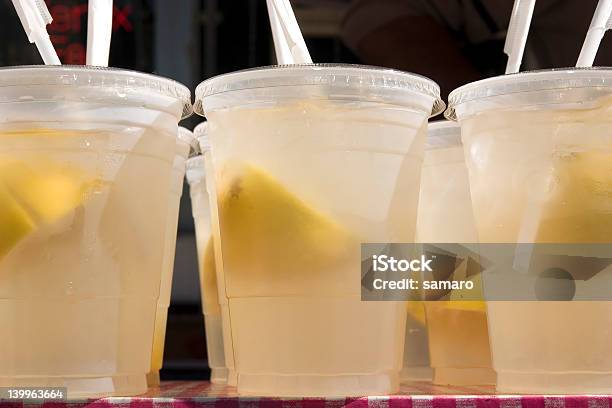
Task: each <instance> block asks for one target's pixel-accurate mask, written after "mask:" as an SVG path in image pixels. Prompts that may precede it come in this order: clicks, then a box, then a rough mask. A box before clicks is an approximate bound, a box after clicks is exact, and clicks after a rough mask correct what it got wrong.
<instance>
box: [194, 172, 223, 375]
mask: <svg viewBox="0 0 612 408" xmlns="http://www.w3.org/2000/svg"><path fill="white" fill-rule="evenodd" d="M190 194H191V204H192V208H193V219H194V222H195V228H196V242H197V247H198V263H199V269H200V288H201V292H200V293H201V295H202V312H203V314H204V324H205V328H206V351H207V356H208V366H209V367H210V371H211V376H210V381H211V382H212V383H214V384H225V383H227V381H228V371H229V370H228V368H227V365H226V362H225V347H224V340H223V321H222V314H221V305H220V303H219V290H218V286H217V271H216V266H215V254H214V245H213V239H212V231H211V225H210V220H211V214H210V206H209V197H208V192H207V191H206V180H205V179H204V178H202V179H200V180H199V181H192V182H191V183H190Z"/></svg>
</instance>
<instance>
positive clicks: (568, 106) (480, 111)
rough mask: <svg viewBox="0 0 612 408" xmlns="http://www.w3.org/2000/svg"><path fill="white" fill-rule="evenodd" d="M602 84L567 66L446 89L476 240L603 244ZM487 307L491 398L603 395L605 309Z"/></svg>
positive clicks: (607, 365)
mask: <svg viewBox="0 0 612 408" xmlns="http://www.w3.org/2000/svg"><path fill="white" fill-rule="evenodd" d="M611 83H612V70H610V69H573V68H572V69H563V70H552V71H536V72H525V73H520V74H515V75H507V76H503V77H495V78H490V79H486V80H483V81H478V82H475V83H472V84H468V85H466V86H464V87H461V88H459V89H457V90H455V91H453V92H452V93H451V95H450V98H449V100H450V108H449V111H447V115H448V116H449V117H450V118H457V119H458V120H459V123H460V124H461V131H462V135H463V143H464V145H465V155H466V163H467V166H468V171H469V178H470V188H471V196H472V201H473V206H474V217H475V221H476V226H477V230H478V235H479V241H480V242H481V243H510V244H513V243H578V244H584V243H608V242H610V241H611V238H610V237H611V236H612V216H611V214H612V212H611V211H610V208H611V207H612V201H611V199H610V197H611V196H612V195H611V192H612V182H611V181H610V180H611V179H610V176H609V175H610V166H612V165H611V164H610V163H612V135H611V134H610V110H611V107H612V104H611V101H612V99H611V98H610V96H611V94H612V85H611ZM595 280H596V279H595ZM486 291H487V286H486V274H485V296H486V295H487V294H486ZM487 312H488V319H489V320H488V322H489V333H490V339H491V349H492V359H493V368H494V369H495V371H496V372H497V381H498V384H497V388H498V390H499V391H501V392H520V393H564V394H568V393H569V394H572V393H581V394H599V393H603V394H608V393H610V392H612V355H611V354H610V352H609V344H610V342H609V336H608V331H607V329H606V328H607V327H610V326H611V325H612V302H602V301H591V302H588V301H586V302H582V301H581V302H578V301H572V302H569V301H567V302H550V301H540V302H528V301H524V302H519V301H516V302H510V301H491V302H487Z"/></svg>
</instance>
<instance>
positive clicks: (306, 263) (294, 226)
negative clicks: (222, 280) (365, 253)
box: [218, 164, 359, 291]
mask: <svg viewBox="0 0 612 408" xmlns="http://www.w3.org/2000/svg"><path fill="white" fill-rule="evenodd" d="M220 180H221V181H222V183H221V184H220V186H221V187H220V189H219V194H218V197H219V198H218V203H219V222H220V227H221V239H222V244H223V263H224V269H225V270H226V271H230V273H229V274H228V275H227V276H226V278H227V279H232V280H233V279H235V278H237V279H235V280H234V281H233V282H234V283H235V284H240V285H242V289H243V290H245V291H250V290H251V289H252V287H253V286H254V285H259V288H260V289H261V290H263V291H265V290H266V287H265V285H270V284H279V285H282V284H283V283H284V284H286V286H285V288H287V289H288V290H297V289H296V288H299V287H300V285H309V284H311V285H312V284H313V282H318V281H320V280H317V279H312V277H313V275H318V276H321V275H322V274H327V275H326V276H328V277H330V278H333V277H334V276H336V277H337V278H338V279H341V278H339V277H338V275H337V274H338V273H339V272H338V271H340V270H344V269H347V268H346V265H347V264H349V263H350V262H353V264H354V263H355V262H359V259H358V258H359V255H358V254H359V241H358V240H357V239H356V238H355V237H354V236H353V235H352V234H351V233H349V232H348V231H347V230H346V229H345V228H344V227H343V226H341V225H340V224H339V223H337V222H335V221H334V220H332V219H331V218H330V217H328V216H326V215H324V214H322V213H320V212H318V211H317V210H315V209H314V208H313V207H312V206H310V205H309V204H307V203H306V202H304V201H302V200H301V199H300V198H298V197H297V196H296V195H294V194H292V193H291V192H290V191H289V190H288V189H287V188H285V187H284V186H283V185H282V184H280V183H279V182H278V181H277V180H275V179H274V178H273V177H272V176H271V175H269V174H268V173H267V172H265V171H264V170H262V169H261V168H258V167H256V166H254V165H250V164H241V165H229V166H228V165H226V167H225V168H224V169H223V172H222V173H221V175H220ZM338 279H335V280H336V281H337V280H338ZM249 286H250V287H249Z"/></svg>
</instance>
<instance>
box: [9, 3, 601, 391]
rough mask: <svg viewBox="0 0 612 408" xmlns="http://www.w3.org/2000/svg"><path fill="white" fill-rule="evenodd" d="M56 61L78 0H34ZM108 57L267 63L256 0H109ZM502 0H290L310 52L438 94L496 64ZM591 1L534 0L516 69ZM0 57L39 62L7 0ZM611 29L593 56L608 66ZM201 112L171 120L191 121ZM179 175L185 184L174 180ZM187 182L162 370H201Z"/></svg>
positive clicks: (209, 65)
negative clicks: (414, 80)
mask: <svg viewBox="0 0 612 408" xmlns="http://www.w3.org/2000/svg"><path fill="white" fill-rule="evenodd" d="M46 3H47V5H48V7H49V10H50V12H51V14H52V16H53V18H54V21H53V23H52V24H51V25H50V26H49V27H48V31H49V33H50V35H51V39H52V41H53V43H54V44H55V47H56V49H57V51H58V55H59V56H60V59H61V60H62V62H63V63H64V64H77V65H79V64H84V62H85V44H86V33H87V1H86V0H46ZM114 3H115V7H114V12H113V39H112V44H111V55H110V65H111V66H114V67H121V68H130V69H135V70H139V71H145V72H153V73H156V74H159V75H162V76H166V77H170V78H173V79H175V80H177V81H179V82H181V83H183V84H185V85H187V86H188V87H189V88H191V89H192V90H193V89H195V87H196V86H197V84H198V83H199V82H201V81H202V80H204V79H206V78H209V77H212V76H215V75H219V74H223V73H227V72H231V71H235V70H239V69H244V68H250V67H256V66H262V65H271V64H274V63H275V56H274V47H273V44H272V37H271V33H270V28H269V20H268V14H267V9H266V2H265V0H172V1H171V0H115V2H114ZM512 3H513V1H511V0H292V5H293V7H294V9H295V12H296V16H297V19H298V21H299V23H300V26H301V28H302V31H303V33H304V36H305V38H306V43H307V45H308V47H309V50H310V53H311V55H312V58H313V60H314V61H315V62H328V63H333V62H342V63H362V64H369V65H379V66H386V67H392V68H398V69H403V70H407V71H411V72H416V73H419V74H422V75H425V76H428V77H430V78H432V79H434V80H435V81H436V82H438V83H439V84H440V86H441V89H442V94H443V96H444V97H446V95H448V93H449V92H450V91H451V90H452V89H454V88H456V87H457V86H460V85H462V84H464V83H467V82H470V81H473V80H477V79H480V78H485V77H488V76H492V75H498V74H502V73H503V72H504V66H505V63H506V57H505V56H504V54H503V45H504V40H505V35H506V29H507V26H508V21H509V19H510V13H511V10H512ZM596 3H597V2H596V0H537V3H536V9H535V12H534V18H533V22H532V26H531V31H530V34H529V40H528V42H527V46H526V50H525V57H524V63H523V69H544V68H553V67H567V66H573V65H574V64H575V62H576V58H577V57H578V54H579V51H580V46H581V44H582V41H583V40H584V35H585V33H586V30H587V28H588V25H589V22H590V19H591V16H592V15H593V11H594V10H595V6H596ZM0 38H2V40H3V41H2V47H0V66H12V65H27V64H39V63H41V60H40V57H39V56H38V53H37V51H36V48H35V46H34V45H29V44H28V42H27V38H26V35H25V33H24V31H23V29H22V28H21V25H20V24H19V21H18V18H17V15H16V13H15V11H14V9H13V6H12V3H11V1H10V0H0ZM611 41H612V36H609V37H608V38H606V39H604V41H603V43H602V45H601V47H600V53H599V55H598V57H597V59H596V61H595V65H606V66H610V65H612V47H611V46H610V45H612V44H610V42H611ZM200 121H202V118H199V117H197V116H193V117H191V118H189V119H187V120H185V121H184V122H183V123H182V125H183V126H186V127H188V128H191V129H192V128H193V127H194V126H195V125H196V124H197V123H199V122H200ZM185 184H186V183H185ZM199 288H200V286H199V283H198V267H197V256H196V246H195V237H194V227H193V220H192V217H191V207H190V203H189V192H188V191H187V190H185V191H184V193H183V199H182V202H181V215H180V226H179V234H178V242H177V250H176V262H175V274H174V283H173V289H172V306H171V308H170V313H169V318H168V329H167V333H168V334H167V338H166V352H165V357H164V369H163V370H162V379H207V378H208V375H209V372H208V366H207V362H206V350H205V340H204V323H203V319H202V314H201V306H200V293H199Z"/></svg>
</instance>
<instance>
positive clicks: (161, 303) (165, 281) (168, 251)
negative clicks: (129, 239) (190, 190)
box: [147, 127, 199, 387]
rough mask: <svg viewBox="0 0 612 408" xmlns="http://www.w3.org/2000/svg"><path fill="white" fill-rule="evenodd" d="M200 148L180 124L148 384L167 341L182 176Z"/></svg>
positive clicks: (156, 375)
mask: <svg viewBox="0 0 612 408" xmlns="http://www.w3.org/2000/svg"><path fill="white" fill-rule="evenodd" d="M197 151H199V146H198V144H197V141H196V139H195V138H194V136H193V133H191V131H190V130H189V129H186V128H184V127H179V129H178V139H177V143H176V154H175V156H174V161H173V163H172V176H171V180H170V183H171V185H170V200H169V203H168V204H169V205H168V217H167V218H166V223H167V225H166V244H165V246H164V257H163V271H162V278H161V286H160V289H159V299H158V300H157V312H156V313H155V331H154V334H153V353H152V355H151V370H150V371H149V373H148V374H147V383H148V385H149V387H156V386H159V384H160V381H159V370H161V368H162V364H163V361H164V345H165V342H166V324H167V322H168V307H169V306H170V294H171V293H172V275H173V273H174V255H175V251H176V234H177V229H178V222H179V209H180V206H181V196H182V195H183V180H184V179H185V161H186V160H187V158H188V157H189V155H190V152H194V153H195V152H197Z"/></svg>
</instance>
